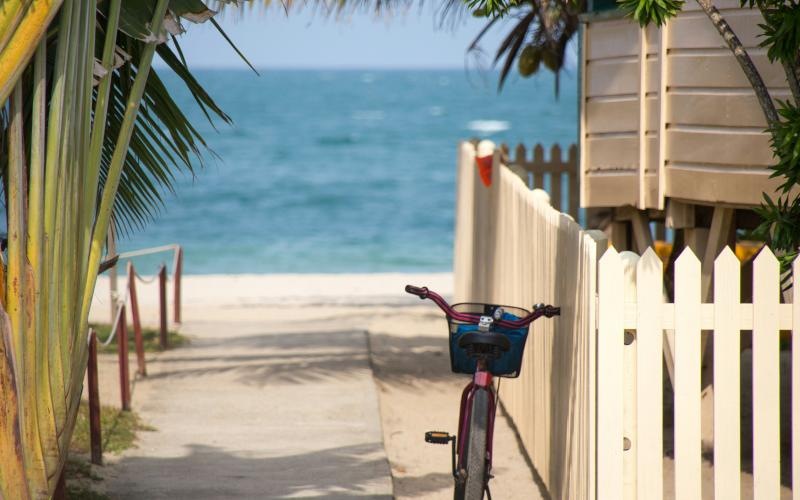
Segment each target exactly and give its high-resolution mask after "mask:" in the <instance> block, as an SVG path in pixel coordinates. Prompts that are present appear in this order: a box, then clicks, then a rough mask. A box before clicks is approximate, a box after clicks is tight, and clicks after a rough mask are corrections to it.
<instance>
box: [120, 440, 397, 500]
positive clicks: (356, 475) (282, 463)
mask: <svg viewBox="0 0 800 500" xmlns="http://www.w3.org/2000/svg"><path fill="white" fill-rule="evenodd" d="M187 449H188V453H187V455H186V456H182V457H169V458H161V457H140V456H134V457H125V458H123V459H122V460H120V461H119V462H118V463H117V464H116V465H114V466H113V467H112V469H111V474H109V477H108V478H107V480H106V482H107V486H108V489H109V491H108V494H109V496H111V497H112V498H117V499H121V500H127V499H158V498H187V499H188V498H191V499H225V498H237V499H246V498H326V499H350V498H358V497H361V498H365V497H368V498H374V499H380V500H390V499H391V498H392V495H391V494H383V493H382V494H375V492H376V491H380V490H381V489H383V490H386V489H387V488H386V487H385V486H383V487H382V486H381V485H380V482H381V481H383V480H388V478H389V465H388V463H387V462H386V460H385V458H383V455H382V453H383V445H382V444H381V443H369V444H362V445H354V446H346V447H340V448H331V449H327V450H316V451H312V452H308V453H300V454H294V455H286V456H280V457H267V458H247V457H242V456H239V455H236V454H233V453H230V452H228V451H226V450H223V449H220V448H216V447H211V446H203V445H197V444H190V445H188V446H187ZM114 469H118V470H120V471H124V477H113V476H112V474H113V473H114Z"/></svg>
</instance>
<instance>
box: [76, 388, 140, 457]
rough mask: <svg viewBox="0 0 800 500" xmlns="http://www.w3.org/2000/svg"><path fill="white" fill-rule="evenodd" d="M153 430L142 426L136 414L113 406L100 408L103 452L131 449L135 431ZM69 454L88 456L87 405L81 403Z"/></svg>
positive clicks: (83, 402) (89, 449)
mask: <svg viewBox="0 0 800 500" xmlns="http://www.w3.org/2000/svg"><path fill="white" fill-rule="evenodd" d="M152 430H155V429H153V428H152V427H150V426H149V425H146V424H144V423H143V422H142V421H141V419H140V418H139V416H138V415H136V413H134V412H132V411H121V410H120V409H119V408H115V407H113V406H101V407H100V432H101V442H102V444H103V452H109V453H120V452H122V451H124V450H127V449H128V448H131V447H133V445H134V442H135V440H136V432H137V431H152ZM69 451H70V453H71V454H76V453H77V454H84V455H85V454H89V453H90V451H91V448H90V442H89V404H88V403H87V402H86V401H81V407H80V409H79V411H78V419H77V421H76V422H75V431H74V432H73V434H72V443H71V444H70V448H69Z"/></svg>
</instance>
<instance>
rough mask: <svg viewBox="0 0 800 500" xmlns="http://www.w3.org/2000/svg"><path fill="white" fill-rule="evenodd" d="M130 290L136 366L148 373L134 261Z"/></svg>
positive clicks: (142, 371) (129, 277) (130, 276)
mask: <svg viewBox="0 0 800 500" xmlns="http://www.w3.org/2000/svg"><path fill="white" fill-rule="evenodd" d="M128 292H129V293H130V299H131V318H132V319H133V338H134V341H135V342H136V366H137V368H138V373H139V375H141V376H143V377H144V376H146V375H147V367H146V366H145V359H144V339H143V338H142V322H141V320H140V318H139V297H138V296H137V295H136V269H134V267H133V262H131V261H128Z"/></svg>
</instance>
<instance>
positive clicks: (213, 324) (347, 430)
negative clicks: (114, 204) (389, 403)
mask: <svg viewBox="0 0 800 500" xmlns="http://www.w3.org/2000/svg"><path fill="white" fill-rule="evenodd" d="M281 310H284V312H285V311H286V309H285V308H275V310H271V311H262V313H261V314H263V315H264V316H263V320H262V321H254V320H250V321H242V322H235V321H232V320H225V321H202V322H188V323H186V324H185V325H184V327H183V332H184V333H185V334H187V335H188V336H190V337H191V338H192V343H191V345H190V346H189V347H186V348H181V349H176V350H173V351H169V352H167V353H164V354H162V355H161V356H159V357H158V358H157V360H155V361H154V362H151V363H150V364H149V365H148V371H149V376H148V377H147V378H146V379H144V380H141V381H139V382H138V383H137V385H136V389H135V394H134V405H135V407H136V410H137V412H138V413H139V414H140V415H141V416H142V418H143V419H144V421H145V422H146V423H148V424H149V425H152V426H153V427H155V429H156V430H155V431H154V432H144V433H141V435H140V441H139V446H138V448H135V449H133V450H130V451H128V452H126V453H125V454H124V455H123V456H121V457H119V458H118V459H116V460H115V461H116V463H117V465H116V466H114V467H110V468H108V469H109V474H108V477H107V478H106V481H105V483H106V485H105V486H106V489H107V491H108V492H109V494H110V495H111V496H112V497H113V498H123V499H125V498H137V499H139V498H141V499H144V498H147V499H151V498H192V499H197V498H308V497H324V498H334V499H335V498H352V497H369V498H392V484H391V474H390V470H389V463H388V461H387V459H386V455H385V452H384V449H383V443H382V435H381V426H380V415H379V412H378V402H377V397H376V392H375V385H374V382H373V380H372V373H371V370H370V367H369V359H368V351H367V336H366V332H365V331H364V330H358V329H355V328H351V327H349V326H347V325H342V328H341V329H338V327H337V323H336V322H332V321H328V320H326V319H325V318H324V317H319V316H318V317H317V318H311V319H306V320H303V319H300V320H298V318H297V316H292V317H291V321H288V320H286V321H281V320H280V319H279V318H280V316H282V314H281ZM291 312H292V314H294V315H296V314H297V313H298V312H299V311H297V310H294V311H291ZM240 316H241V315H239V314H237V315H235V316H233V315H232V317H240ZM253 319H255V318H253ZM112 460H113V459H112Z"/></svg>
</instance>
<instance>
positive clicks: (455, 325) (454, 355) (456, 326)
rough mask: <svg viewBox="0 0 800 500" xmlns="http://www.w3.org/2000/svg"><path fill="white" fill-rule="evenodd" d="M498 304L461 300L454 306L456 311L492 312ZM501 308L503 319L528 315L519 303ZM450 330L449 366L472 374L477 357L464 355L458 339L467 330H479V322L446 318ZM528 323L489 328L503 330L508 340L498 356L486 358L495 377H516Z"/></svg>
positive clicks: (495, 330) (520, 363)
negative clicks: (509, 327) (507, 344)
mask: <svg viewBox="0 0 800 500" xmlns="http://www.w3.org/2000/svg"><path fill="white" fill-rule="evenodd" d="M496 307H497V306H495V305H492V304H478V303H461V304H454V305H453V309H455V310H456V311H457V312H462V313H472V314H483V315H491V313H492V311H494V309H495V308H496ZM501 307H502V308H503V311H504V312H503V319H504V320H512V321H513V320H516V319H519V318H521V317H524V316H527V315H528V311H526V310H525V309H520V308H518V307H508V306H501ZM447 324H448V326H449V331H450V367H451V369H452V370H453V372H455V373H467V374H470V375H472V374H474V373H475V370H476V369H477V364H478V362H477V360H476V359H475V358H472V357H470V356H468V355H467V350H466V349H464V348H463V347H459V345H458V341H459V339H460V338H461V337H462V336H463V335H465V334H467V333H469V332H475V331H478V325H477V324H472V323H464V322H461V321H456V320H454V319H453V318H450V317H448V318H447ZM528 330H529V327H528V326H525V327H523V328H518V329H515V330H512V329H508V328H500V327H495V328H493V329H492V331H494V332H496V333H502V334H504V335H505V336H506V337H507V338H508V340H509V341H510V342H511V348H510V349H509V350H508V351H507V352H504V353H502V355H501V356H500V357H499V358H497V359H492V360H488V361H487V363H488V368H489V372H490V373H491V374H492V375H495V376H497V377H509V378H515V377H517V376H519V372H520V367H521V365H522V354H523V352H524V351H525V341H526V340H527V339H528Z"/></svg>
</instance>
